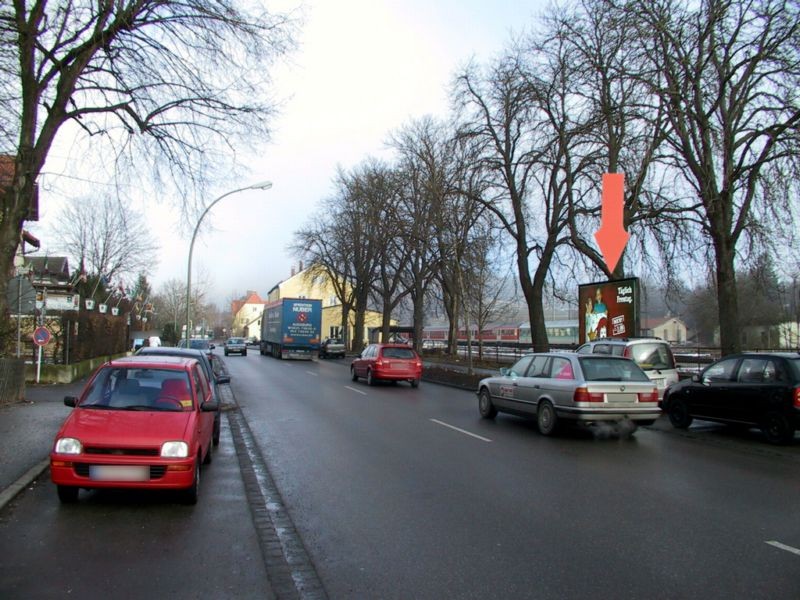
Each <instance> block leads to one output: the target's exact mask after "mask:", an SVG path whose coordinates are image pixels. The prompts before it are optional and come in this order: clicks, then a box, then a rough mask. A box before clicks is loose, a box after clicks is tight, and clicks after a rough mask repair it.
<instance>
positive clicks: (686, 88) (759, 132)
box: [626, 0, 800, 354]
mask: <svg viewBox="0 0 800 600" xmlns="http://www.w3.org/2000/svg"><path fill="white" fill-rule="evenodd" d="M626 7H627V8H628V11H627V13H626V14H627V15H628V16H629V17H630V18H629V19H628V20H627V21H626V22H627V23H628V25H629V26H631V27H638V29H639V30H640V31H641V32H642V33H641V35H640V39H641V40H642V42H643V43H644V45H645V51H646V56H648V57H649V59H650V61H651V65H652V69H653V72H654V76H653V77H652V78H651V79H650V80H649V83H650V85H651V86H652V90H653V93H655V94H657V95H658V96H659V97H660V98H661V99H662V101H663V103H664V105H665V107H666V111H667V112H666V114H667V118H668V120H669V125H670V129H669V132H668V133H669V135H668V137H667V141H668V143H669V145H670V146H671V148H672V151H673V152H674V164H675V167H676V168H677V169H679V170H680V171H681V173H682V174H683V176H684V178H685V180H686V181H687V182H688V183H689V185H690V186H691V187H692V189H693V191H694V194H695V195H696V197H697V198H698V199H699V206H698V207H697V209H696V211H695V213H694V215H695V216H694V217H690V216H687V221H690V222H691V221H693V222H694V223H696V224H697V225H698V226H699V227H700V229H701V231H702V232H703V234H704V236H707V239H708V240H709V241H710V242H711V246H712V249H713V250H712V253H713V264H714V274H715V278H716V292H717V299H718V304H719V326H720V342H721V346H722V353H723V354H729V353H732V352H736V351H738V350H739V349H740V348H741V339H740V337H739V326H738V324H739V307H738V304H739V301H738V293H737V286H736V268H735V263H736V259H737V250H738V249H739V248H740V245H741V243H742V242H743V241H751V242H752V241H754V240H757V238H758V236H759V234H763V232H764V230H763V228H762V226H763V225H764V224H763V223H759V222H757V221H756V220H755V219H754V218H753V217H754V214H756V212H755V211H756V209H757V207H758V204H759V203H761V202H764V200H765V199H766V198H768V197H769V198H771V199H772V200H779V201H782V202H785V201H786V197H785V196H784V197H783V199H781V198H780V195H778V194H774V193H772V191H771V190H770V187H769V186H770V183H771V180H772V179H773V175H774V172H773V170H780V169H781V165H783V164H786V163H789V162H791V163H793V164H794V166H795V168H796V165H797V162H798V155H799V153H798V146H797V136H798V131H800V106H798V104H797V89H798V87H800V52H799V51H800V47H799V45H798V37H799V36H800V5H798V4H797V3H796V2H786V1H781V0H748V1H741V0H703V1H702V2H699V3H696V2H688V1H683V2H675V1H673V0H655V1H653V2H647V3H638V2H636V3H630V4H629V5H626ZM788 214H789V211H788V209H787V210H785V211H784V215H788Z"/></svg>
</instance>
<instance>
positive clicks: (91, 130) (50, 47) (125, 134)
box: [0, 0, 292, 343]
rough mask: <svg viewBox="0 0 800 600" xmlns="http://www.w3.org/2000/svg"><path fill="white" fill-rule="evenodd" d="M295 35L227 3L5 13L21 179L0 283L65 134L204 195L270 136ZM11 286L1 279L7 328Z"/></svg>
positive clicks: (276, 20)
mask: <svg viewBox="0 0 800 600" xmlns="http://www.w3.org/2000/svg"><path fill="white" fill-rule="evenodd" d="M291 27H292V26H291V22H290V21H289V19H288V17H287V16H286V15H281V14H276V15H273V14H269V13H263V12H262V13H257V12H256V9H254V8H253V6H252V5H251V4H246V3H242V4H241V5H240V4H238V3H235V2H233V1H232V0H213V1H207V0H183V1H181V2H177V1H164V0H120V1H118V2H100V3H97V2H89V1H88V0H78V1H74V2H68V3H65V2H60V3H52V2H51V3H47V2H34V3H27V2H22V1H15V2H7V3H3V4H2V5H1V6H0V42H2V43H0V90H2V92H0V123H2V124H3V125H2V126H0V135H2V137H0V149H2V151H4V152H5V153H7V154H13V155H14V160H15V163H14V166H15V169H14V174H13V177H12V180H11V183H10V185H9V186H8V187H7V188H6V189H4V190H2V191H1V192H0V194H1V195H0V197H1V198H2V211H0V273H9V272H10V271H11V267H12V260H13V257H14V253H15V250H16V246H17V242H18V239H19V232H20V230H21V227H22V223H23V221H24V220H25V219H26V218H27V217H28V211H29V207H30V206H31V201H32V199H33V198H34V195H35V190H36V181H37V178H38V176H39V174H40V173H41V172H42V168H43V166H44V165H45V162H46V160H47V157H48V154H49V152H50V149H51V148H52V146H53V143H54V141H55V140H56V137H57V136H58V134H59V133H60V132H61V131H62V129H64V128H65V126H66V125H68V124H71V125H73V127H70V128H69V129H70V132H71V133H75V132H77V133H78V134H82V135H78V136H76V143H77V144H80V145H81V147H82V148H83V149H84V150H85V152H84V154H85V156H87V157H88V156H89V155H90V154H93V155H94V156H96V157H98V159H100V158H104V159H105V160H106V161H108V160H110V161H111V163H112V164H110V165H108V168H109V170H113V171H114V172H115V173H124V172H125V171H126V170H127V169H129V168H135V167H138V166H140V165H141V166H146V165H150V166H151V167H152V171H153V177H152V179H153V180H156V181H157V180H165V179H172V180H173V181H182V182H186V183H187V184H188V185H186V186H185V187H186V188H187V192H188V191H191V190H196V191H197V190H202V189H203V188H204V187H205V186H206V185H207V184H208V179H207V173H210V172H219V171H220V169H210V168H208V167H209V165H210V164H219V163H222V162H224V161H228V160H229V157H230V156H231V155H232V153H231V152H230V149H231V148H232V147H233V146H234V142H235V140H236V139H237V138H239V137H240V136H247V137H249V138H250V139H264V138H265V137H266V135H267V134H268V128H267V123H268V119H269V117H270V116H271V114H272V112H273V107H272V105H271V104H270V102H269V97H268V94H267V87H266V84H267V83H268V80H267V74H268V73H269V65H270V62H271V60H272V59H273V58H274V57H276V56H279V55H281V54H282V53H284V52H285V51H286V50H287V49H288V48H289V46H290V45H291V43H292V29H291ZM223 159H224V160H223ZM227 166H229V165H226V167H227ZM224 171H227V172H230V168H227V169H224ZM181 197H184V198H186V197H189V195H188V194H182V195H181ZM195 197H203V196H202V194H200V195H198V196H195ZM6 286H7V281H6V278H5V277H0V319H3V320H4V321H5V319H6V318H7V313H8V307H7V306H6ZM0 334H2V332H0ZM5 337H6V336H4V335H0V343H2V342H3V341H5Z"/></svg>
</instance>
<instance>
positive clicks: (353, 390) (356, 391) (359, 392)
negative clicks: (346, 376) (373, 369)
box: [344, 385, 367, 396]
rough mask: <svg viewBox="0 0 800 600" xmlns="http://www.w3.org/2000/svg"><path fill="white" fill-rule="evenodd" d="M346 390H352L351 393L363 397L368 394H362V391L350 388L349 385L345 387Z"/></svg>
mask: <svg viewBox="0 0 800 600" xmlns="http://www.w3.org/2000/svg"><path fill="white" fill-rule="evenodd" d="M344 389H346V390H350V391H351V392H355V393H356V394H361V395H362V396H366V395H367V392H362V391H361V390H357V389H356V388H353V387H350V386H349V385H346V386H344Z"/></svg>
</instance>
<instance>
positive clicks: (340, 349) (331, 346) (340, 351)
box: [319, 338, 344, 358]
mask: <svg viewBox="0 0 800 600" xmlns="http://www.w3.org/2000/svg"><path fill="white" fill-rule="evenodd" d="M329 356H333V357H334V358H344V343H343V342H342V340H340V339H338V338H328V339H326V340H324V341H323V342H322V343H321V344H320V345H319V357H320V358H328V357H329Z"/></svg>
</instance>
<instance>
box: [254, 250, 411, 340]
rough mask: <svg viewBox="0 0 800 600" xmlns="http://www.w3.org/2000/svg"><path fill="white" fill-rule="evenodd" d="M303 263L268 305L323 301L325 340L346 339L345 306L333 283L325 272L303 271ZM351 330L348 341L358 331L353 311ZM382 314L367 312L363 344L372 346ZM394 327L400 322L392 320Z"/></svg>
mask: <svg viewBox="0 0 800 600" xmlns="http://www.w3.org/2000/svg"><path fill="white" fill-rule="evenodd" d="M302 266H303V265H302V263H300V271H299V272H297V273H296V272H295V270H294V269H292V276H291V277H289V279H287V280H285V281H281V282H280V283H278V284H277V285H276V286H275V287H273V288H272V289H271V290H270V291H269V292H268V293H267V302H274V301H275V300H280V299H281V298H308V299H311V300H321V301H322V332H321V333H322V339H323V340H324V339H325V338H328V337H336V338H341V337H342V305H341V302H339V298H338V297H337V296H336V291H335V290H334V287H333V284H332V283H331V281H330V279H329V278H328V277H327V276H326V275H325V274H321V273H315V272H314V271H313V270H312V269H303V268H302ZM348 320H349V331H348V336H347V339H349V340H352V339H353V331H354V329H355V327H354V325H355V313H354V312H353V311H350V315H349V319H348ZM381 320H382V314H381V313H380V312H378V311H374V310H369V311H367V313H366V315H365V319H364V339H363V340H362V343H363V344H367V343H369V337H368V336H369V331H370V329H374V328H380V326H381ZM391 323H392V325H397V322H396V321H395V320H394V319H392V322H391Z"/></svg>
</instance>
